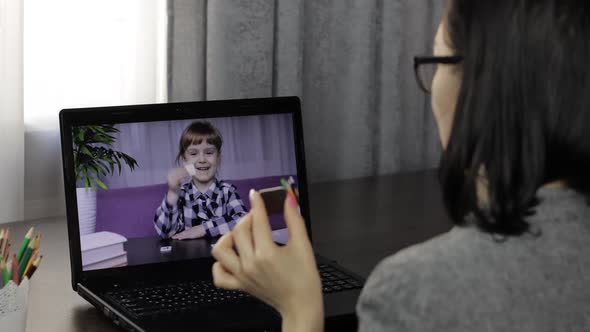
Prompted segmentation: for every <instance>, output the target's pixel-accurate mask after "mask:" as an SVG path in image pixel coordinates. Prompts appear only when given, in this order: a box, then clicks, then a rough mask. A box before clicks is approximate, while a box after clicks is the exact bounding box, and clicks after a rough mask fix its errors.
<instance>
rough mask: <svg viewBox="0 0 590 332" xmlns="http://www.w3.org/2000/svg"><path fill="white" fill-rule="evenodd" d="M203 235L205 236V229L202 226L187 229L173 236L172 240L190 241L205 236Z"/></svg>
mask: <svg viewBox="0 0 590 332" xmlns="http://www.w3.org/2000/svg"><path fill="white" fill-rule="evenodd" d="M205 234H207V232H205V227H204V226H203V225H197V226H193V227H191V228H187V229H185V230H184V231H182V232H180V233H178V234H174V235H173V236H172V238H173V239H174V240H190V239H198V238H201V237H203V236H205Z"/></svg>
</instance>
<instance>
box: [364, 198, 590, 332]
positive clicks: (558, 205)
mask: <svg viewBox="0 0 590 332" xmlns="http://www.w3.org/2000/svg"><path fill="white" fill-rule="evenodd" d="M538 194H539V198H541V204H540V205H539V206H538V207H537V208H536V212H537V213H536V214H535V215H534V216H532V217H530V218H529V219H528V220H529V222H530V223H531V225H533V226H534V227H538V228H539V229H540V230H541V231H542V234H541V235H540V236H538V237H535V236H533V235H531V234H526V235H523V236H521V237H517V238H508V239H507V240H506V241H505V242H500V243H498V242H497V241H494V239H493V238H492V237H491V236H490V235H489V234H486V233H483V232H480V231H478V230H477V229H476V228H475V227H473V226H467V227H455V228H453V229H452V230H451V231H449V232H448V233H445V234H442V235H440V236H438V237H436V238H434V239H432V240H429V241H427V242H424V243H422V244H419V245H415V246H413V247H410V248H407V249H405V250H403V251H401V252H399V253H397V254H395V255H393V256H390V257H388V258H386V259H384V260H383V261H382V262H381V263H379V265H378V266H377V267H376V268H375V270H374V271H373V273H372V274H371V276H370V277H369V280H368V281H367V284H366V285H365V288H364V289H363V292H362V294H361V297H360V299H359V302H358V304H357V313H358V316H359V328H360V330H361V331H469V332H473V331H535V332H542V331H590V207H588V205H587V204H586V200H585V198H584V197H583V196H581V195H579V194H577V193H576V192H574V191H573V190H569V189H542V190H540V191H539V193H538Z"/></svg>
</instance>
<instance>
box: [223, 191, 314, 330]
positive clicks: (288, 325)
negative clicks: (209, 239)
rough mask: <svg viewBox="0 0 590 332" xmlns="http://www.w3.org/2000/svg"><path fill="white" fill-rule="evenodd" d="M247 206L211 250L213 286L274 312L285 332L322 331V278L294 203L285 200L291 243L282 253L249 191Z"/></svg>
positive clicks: (259, 203) (258, 200)
mask: <svg viewBox="0 0 590 332" xmlns="http://www.w3.org/2000/svg"><path fill="white" fill-rule="evenodd" d="M250 202H251V205H252V209H251V210H250V212H249V213H248V214H247V215H246V216H244V217H243V218H242V220H241V221H240V222H239V223H238V225H237V226H236V227H235V228H234V229H233V230H232V231H231V232H229V233H226V234H225V235H224V236H222V237H221V238H220V239H219V241H218V242H217V244H216V245H215V247H214V248H213V251H212V253H213V257H215V259H216V260H217V262H216V263H215V264H214V265H213V281H214V282H215V285H216V286H217V287H221V288H227V289H240V290H244V291H246V292H248V293H250V294H252V295H254V296H256V297H258V298H259V299H261V300H262V301H264V302H266V303H267V304H269V305H271V306H273V307H274V308H275V309H276V310H277V311H279V312H280V313H281V316H282V317H283V331H288V330H294V329H297V330H298V329H301V330H306V331H321V330H322V329H323V321H324V314H323V312H324V309H323V302H322V301H323V300H322V292H321V282H320V276H319V274H318V271H317V268H316V262H315V258H314V254H313V251H312V248H311V243H310V242H309V238H308V236H307V230H306V229H305V222H304V220H303V218H301V216H300V215H299V213H298V212H297V210H296V203H295V202H294V201H293V199H291V198H290V197H289V196H288V198H287V200H285V204H284V206H285V207H284V209H285V221H286V224H287V227H288V229H289V241H288V242H287V244H286V245H285V246H283V247H280V246H278V245H276V244H275V243H274V242H273V240H272V233H271V228H270V224H269V222H268V215H267V213H266V208H265V206H264V202H263V201H262V199H261V197H260V194H258V193H257V192H255V191H254V190H251V191H250ZM234 246H235V250H234ZM236 251H237V252H236ZM238 253H239V255H238Z"/></svg>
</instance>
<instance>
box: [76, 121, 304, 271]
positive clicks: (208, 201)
mask: <svg viewBox="0 0 590 332" xmlns="http://www.w3.org/2000/svg"><path fill="white" fill-rule="evenodd" d="M72 139H73V152H74V167H75V172H76V182H77V189H76V199H77V204H78V206H77V207H78V219H79V229H80V249H81V256H82V270H84V271H88V270H98V269H110V268H117V267H122V266H132V265H142V264H151V263H159V262H168V261H178V260H186V259H194V258H200V257H207V256H210V255H211V248H212V246H213V244H214V243H215V241H216V240H217V239H218V238H219V237H220V236H221V235H222V234H225V233H227V232H228V231H230V230H231V229H233V228H234V227H235V226H236V225H237V224H238V223H239V222H240V218H241V217H243V216H244V215H245V214H246V213H247V212H248V211H249V209H250V202H249V200H248V192H249V190H250V189H251V188H254V189H256V190H259V191H261V192H262V193H263V197H264V199H265V202H266V205H267V210H268V212H269V222H270V225H271V228H272V230H273V238H274V240H275V241H276V242H278V243H285V242H286V240H287V231H286V226H285V222H284V219H283V214H282V200H283V199H284V195H285V191H284V190H283V189H282V187H281V179H284V180H285V181H287V182H288V183H291V184H292V186H293V187H294V188H295V189H296V188H297V163H296V155H295V142H294V131H293V117H292V114H288V113H284V114H270V115H251V116H232V117H218V118H208V119H194V120H190V119H189V120H172V121H154V122H137V123H115V124H102V125H85V126H74V127H73V133H72Z"/></svg>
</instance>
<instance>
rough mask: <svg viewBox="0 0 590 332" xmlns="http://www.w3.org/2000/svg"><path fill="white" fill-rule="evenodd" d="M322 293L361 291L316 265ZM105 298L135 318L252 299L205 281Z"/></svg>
mask: <svg viewBox="0 0 590 332" xmlns="http://www.w3.org/2000/svg"><path fill="white" fill-rule="evenodd" d="M318 270H319V272H320V276H321V280H322V291H323V293H324V294H327V293H334V292H340V291H345V290H350V289H356V288H361V287H362V284H361V283H360V282H359V281H358V280H356V279H354V277H352V276H350V275H347V274H345V273H343V272H342V271H339V270H337V269H335V268H333V267H332V266H329V265H326V264H318ZM106 295H107V296H108V297H110V298H111V299H112V300H113V301H115V302H117V303H119V304H120V305H122V306H123V307H125V309H127V310H129V311H130V312H132V313H133V314H135V315H137V316H138V317H146V316H154V315H158V314H170V313H182V312H190V311H196V310H199V309H200V308H203V307H205V306H214V305H218V304H220V303H227V302H231V303H232V304H234V303H236V304H237V303H241V302H248V301H251V300H252V299H253V297H252V296H250V295H248V294H246V293H244V292H241V291H232V290H225V289H220V288H216V287H215V286H214V285H213V283H211V282H209V281H204V280H198V281H190V282H181V283H176V284H170V285H160V286H145V287H138V288H132V289H120V290H116V291H112V292H107V293H106Z"/></svg>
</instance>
